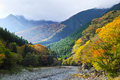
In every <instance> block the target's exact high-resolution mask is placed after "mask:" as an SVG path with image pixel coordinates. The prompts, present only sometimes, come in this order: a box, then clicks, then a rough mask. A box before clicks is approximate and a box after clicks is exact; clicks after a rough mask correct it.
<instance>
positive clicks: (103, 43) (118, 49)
mask: <svg viewBox="0 0 120 80" xmlns="http://www.w3.org/2000/svg"><path fill="white" fill-rule="evenodd" d="M107 15H109V17H107V16H105V15H104V16H103V17H100V18H97V19H94V20H92V23H91V25H89V27H88V28H87V29H86V30H85V31H83V36H82V37H81V38H79V39H78V40H77V41H76V42H75V45H74V46H73V50H72V56H70V57H69V58H67V59H66V60H64V61H63V64H64V65H76V64H77V65H80V64H81V63H82V64H83V65H90V64H91V65H92V66H93V67H94V68H95V69H96V70H98V71H104V73H105V74H107V75H109V76H110V77H116V76H118V75H119V73H120V10H117V11H115V12H114V11H110V12H109V13H107ZM115 16H117V17H115ZM106 17H107V19H105V18H106ZM106 20H107V23H106ZM104 21H105V25H102V24H103V23H104ZM100 23H101V24H100ZM91 33H93V34H91ZM87 34H88V36H87ZM84 35H86V36H87V37H88V38H87V39H86V36H84ZM93 35H94V36H93Z"/></svg>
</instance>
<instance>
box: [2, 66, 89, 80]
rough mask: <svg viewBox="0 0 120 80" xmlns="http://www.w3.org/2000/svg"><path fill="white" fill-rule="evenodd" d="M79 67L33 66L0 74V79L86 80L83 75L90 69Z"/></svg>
mask: <svg viewBox="0 0 120 80" xmlns="http://www.w3.org/2000/svg"><path fill="white" fill-rule="evenodd" d="M79 68H80V67H76V66H62V67H47V68H34V69H31V70H25V69H23V70H22V71H21V72H20V73H18V74H12V75H8V74H6V75H2V74H1V79H0V80H88V77H86V78H85V75H86V74H87V73H89V72H90V71H88V70H84V71H79ZM83 74H85V75H83Z"/></svg>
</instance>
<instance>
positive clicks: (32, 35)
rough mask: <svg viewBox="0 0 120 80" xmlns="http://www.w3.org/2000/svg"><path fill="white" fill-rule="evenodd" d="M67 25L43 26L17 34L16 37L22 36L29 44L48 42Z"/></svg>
mask: <svg viewBox="0 0 120 80" xmlns="http://www.w3.org/2000/svg"><path fill="white" fill-rule="evenodd" d="M64 27H65V25H63V24H60V23H56V24H55V23H54V24H48V25H41V26H37V27H33V28H29V29H26V30H23V31H19V32H16V33H15V34H16V35H19V36H22V37H23V38H24V39H27V40H28V41H29V42H39V41H46V40H47V39H50V38H51V37H53V36H54V35H56V33H58V32H60V31H61V30H62V29H63V28H64Z"/></svg>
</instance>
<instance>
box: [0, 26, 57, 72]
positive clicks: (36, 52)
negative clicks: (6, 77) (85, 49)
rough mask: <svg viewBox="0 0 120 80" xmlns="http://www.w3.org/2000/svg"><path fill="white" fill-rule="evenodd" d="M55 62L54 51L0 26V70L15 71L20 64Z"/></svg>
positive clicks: (34, 64)
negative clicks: (29, 41) (34, 43)
mask: <svg viewBox="0 0 120 80" xmlns="http://www.w3.org/2000/svg"><path fill="white" fill-rule="evenodd" d="M57 63H58V60H57V55H56V53H55V52H53V51H50V50H49V49H48V48H47V47H45V46H42V45H40V44H36V45H32V43H28V41H27V40H25V39H23V38H22V37H21V38H19V37H18V36H16V35H15V34H14V33H10V32H9V31H7V29H3V28H1V27H0V72H3V73H5V72H6V70H7V71H10V72H14V71H15V72H16V71H18V70H19V69H21V67H22V66H23V67H37V66H47V65H56V64H57Z"/></svg>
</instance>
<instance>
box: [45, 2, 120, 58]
mask: <svg viewBox="0 0 120 80" xmlns="http://www.w3.org/2000/svg"><path fill="white" fill-rule="evenodd" d="M119 6H120V4H117V5H115V6H113V7H112V8H110V10H112V9H115V11H110V12H108V13H106V14H104V15H103V16H102V17H100V18H96V19H94V20H92V22H90V23H88V24H86V25H84V26H82V27H81V28H79V29H77V30H76V31H74V32H73V33H72V34H70V35H69V36H68V37H66V38H65V39H63V40H61V41H58V42H56V43H52V44H49V45H46V46H47V47H50V48H51V50H54V51H55V52H56V53H57V54H59V55H61V56H60V57H62V58H65V59H66V58H67V57H68V56H70V55H71V52H72V47H73V45H74V43H75V41H76V40H77V39H79V38H80V37H81V38H82V39H83V41H84V43H85V42H86V41H88V40H89V39H90V38H91V37H93V36H94V34H95V31H96V29H97V28H100V27H103V26H104V25H105V24H107V23H109V22H111V21H112V20H113V19H114V18H115V17H117V16H119V14H120V13H119ZM108 11H109V10H108ZM97 21H98V22H97ZM93 23H94V24H93ZM62 55H63V56H62Z"/></svg>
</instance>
